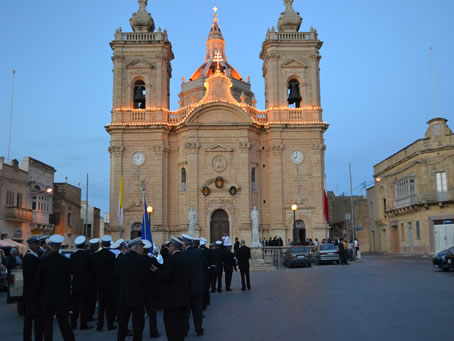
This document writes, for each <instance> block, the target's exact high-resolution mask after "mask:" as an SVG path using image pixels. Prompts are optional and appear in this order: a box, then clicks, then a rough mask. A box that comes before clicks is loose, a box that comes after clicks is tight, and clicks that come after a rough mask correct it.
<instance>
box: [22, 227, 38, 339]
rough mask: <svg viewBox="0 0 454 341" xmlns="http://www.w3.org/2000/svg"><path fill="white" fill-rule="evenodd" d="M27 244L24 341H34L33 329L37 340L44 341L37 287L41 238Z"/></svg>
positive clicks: (24, 267) (36, 237)
mask: <svg viewBox="0 0 454 341" xmlns="http://www.w3.org/2000/svg"><path fill="white" fill-rule="evenodd" d="M27 243H28V246H29V250H28V252H27V254H26V255H25V257H24V261H23V274H24V292H23V296H22V299H23V302H24V304H25V317H24V341H32V330H33V329H34V336H35V340H39V341H41V340H42V339H43V327H42V319H41V305H40V302H39V295H38V293H37V291H36V285H35V279H36V273H37V272H38V268H39V264H40V259H39V255H38V252H39V248H40V246H41V240H40V237H39V236H33V237H31V238H29V239H28V240H27ZM33 325H34V328H33Z"/></svg>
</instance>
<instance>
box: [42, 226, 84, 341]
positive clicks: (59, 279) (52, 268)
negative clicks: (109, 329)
mask: <svg viewBox="0 0 454 341" xmlns="http://www.w3.org/2000/svg"><path fill="white" fill-rule="evenodd" d="M63 241H64V238H63V236H61V235H59V234H54V235H53V236H51V237H50V238H49V246H50V249H51V250H52V253H51V254H49V255H48V256H47V257H45V258H43V259H42V261H41V264H40V266H39V269H38V273H37V274H36V283H37V288H38V292H39V296H40V298H41V304H42V308H43V309H42V311H43V321H44V322H43V325H44V340H45V341H52V339H53V319H54V316H55V315H56V316H57V321H58V325H59V327H60V332H61V334H62V336H63V339H64V340H65V341H74V340H75V338H74V334H73V331H72V329H71V326H70V325H69V319H68V307H69V305H70V302H71V295H70V286H71V266H70V265H69V259H68V258H66V257H65V256H62V255H60V254H59V253H58V251H59V250H60V247H61V244H62V243H63Z"/></svg>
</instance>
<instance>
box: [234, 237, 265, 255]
mask: <svg viewBox="0 0 454 341" xmlns="http://www.w3.org/2000/svg"><path fill="white" fill-rule="evenodd" d="M263 246H266V245H263ZM239 249H240V241H239V240H238V237H235V243H234V244H233V255H234V256H235V257H238V250H239Z"/></svg>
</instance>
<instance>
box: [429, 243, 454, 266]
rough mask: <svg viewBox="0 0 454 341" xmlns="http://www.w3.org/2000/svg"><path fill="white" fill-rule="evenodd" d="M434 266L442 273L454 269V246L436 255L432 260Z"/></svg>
mask: <svg viewBox="0 0 454 341" xmlns="http://www.w3.org/2000/svg"><path fill="white" fill-rule="evenodd" d="M432 266H433V267H434V268H438V269H441V270H442V271H449V269H454V246H451V247H450V248H449V249H446V250H442V251H440V252H438V253H437V254H435V256H433V258H432Z"/></svg>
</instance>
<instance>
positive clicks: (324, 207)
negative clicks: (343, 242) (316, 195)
mask: <svg viewBox="0 0 454 341" xmlns="http://www.w3.org/2000/svg"><path fill="white" fill-rule="evenodd" d="M323 214H324V215H325V221H326V223H327V224H329V220H328V197H327V196H326V191H325V190H323Z"/></svg>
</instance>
